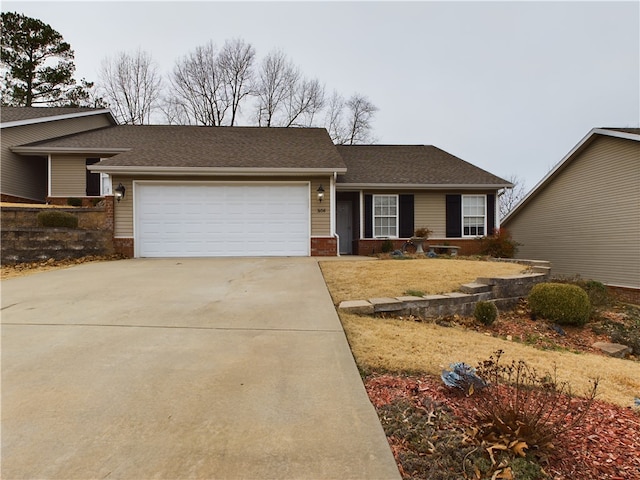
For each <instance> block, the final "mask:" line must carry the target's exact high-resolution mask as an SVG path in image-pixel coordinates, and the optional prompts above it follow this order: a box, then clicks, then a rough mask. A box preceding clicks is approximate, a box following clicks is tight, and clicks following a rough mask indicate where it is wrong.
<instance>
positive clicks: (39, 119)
mask: <svg viewBox="0 0 640 480" xmlns="http://www.w3.org/2000/svg"><path fill="white" fill-rule="evenodd" d="M43 108H46V107H43ZM105 113H108V114H109V116H110V117H111V119H112V120H113V122H114V124H116V125H117V122H116V119H115V118H114V117H113V114H112V113H111V110H109V109H108V108H103V109H101V110H92V111H89V112H75V113H65V114H63V115H52V116H50V117H36V118H28V119H26V120H14V121H13V122H4V123H0V128H11V127H21V126H23V125H34V124H37V123H46V122H55V121H57V120H68V119H70V118H82V117H90V116H92V115H104V114H105Z"/></svg>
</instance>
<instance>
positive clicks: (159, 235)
mask: <svg viewBox="0 0 640 480" xmlns="http://www.w3.org/2000/svg"><path fill="white" fill-rule="evenodd" d="M135 198H136V249H137V255H139V256H142V257H180V256H285V255H286V256H292V255H304V256H306V255H308V254H309V187H308V185H303V184H300V185H292V184H288V185H274V184H271V185H248V184H245V185H242V184H238V185H188V184H176V185H167V184H165V185H158V184H140V185H137V186H136V191H135Z"/></svg>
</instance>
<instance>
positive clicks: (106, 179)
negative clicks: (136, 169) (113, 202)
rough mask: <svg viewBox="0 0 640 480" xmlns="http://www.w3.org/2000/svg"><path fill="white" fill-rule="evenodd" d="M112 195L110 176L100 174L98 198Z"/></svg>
mask: <svg viewBox="0 0 640 480" xmlns="http://www.w3.org/2000/svg"><path fill="white" fill-rule="evenodd" d="M112 193H113V185H112V183H111V175H109V174H108V173H102V172H100V196H102V197H104V196H105V195H111V194H112Z"/></svg>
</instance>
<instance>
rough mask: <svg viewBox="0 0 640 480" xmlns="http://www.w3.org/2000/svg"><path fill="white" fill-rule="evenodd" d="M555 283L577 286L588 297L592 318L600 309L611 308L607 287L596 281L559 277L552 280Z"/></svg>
mask: <svg viewBox="0 0 640 480" xmlns="http://www.w3.org/2000/svg"><path fill="white" fill-rule="evenodd" d="M553 281H554V282H556V283H568V284H571V285H577V286H578V287H580V288H582V289H583V290H584V291H585V292H587V295H588V296H589V302H590V303H591V316H592V317H594V316H595V315H596V314H597V313H598V310H599V309H601V308H605V307H609V306H611V303H612V302H611V295H610V294H609V290H608V289H607V287H606V286H605V285H604V284H603V283H601V282H598V281H596V280H584V279H582V278H580V277H560V278H554V279H553Z"/></svg>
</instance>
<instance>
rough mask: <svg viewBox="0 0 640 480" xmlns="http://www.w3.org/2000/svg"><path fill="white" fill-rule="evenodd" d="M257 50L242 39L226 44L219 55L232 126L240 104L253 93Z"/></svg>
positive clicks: (219, 65)
mask: <svg viewBox="0 0 640 480" xmlns="http://www.w3.org/2000/svg"><path fill="white" fill-rule="evenodd" d="M254 59H255V49H254V48H253V46H252V45H251V44H249V43H246V42H245V41H244V40H241V39H234V40H228V41H226V42H225V44H224V46H223V47H222V50H221V51H220V54H219V55H218V68H219V69H220V74H221V75H222V79H223V82H224V88H225V91H226V96H227V98H228V102H229V105H230V107H231V123H230V125H231V126H234V125H235V124H236V121H237V118H238V113H239V111H240V103H241V102H242V100H244V99H245V97H247V95H250V94H251V93H252V90H251V86H252V81H253V62H254Z"/></svg>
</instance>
